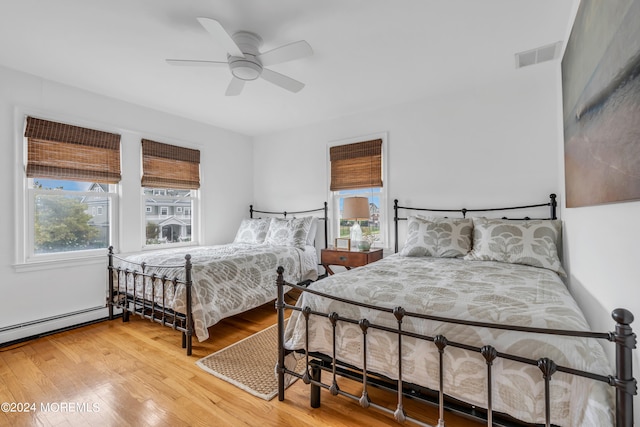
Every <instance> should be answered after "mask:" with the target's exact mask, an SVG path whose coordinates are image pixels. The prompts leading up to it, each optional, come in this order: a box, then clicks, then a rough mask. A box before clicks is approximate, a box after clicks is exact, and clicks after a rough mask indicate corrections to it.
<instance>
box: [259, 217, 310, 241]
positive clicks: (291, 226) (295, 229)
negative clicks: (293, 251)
mask: <svg viewBox="0 0 640 427" xmlns="http://www.w3.org/2000/svg"><path fill="white" fill-rule="evenodd" d="M312 219H313V217H311V216H306V217H303V218H293V219H283V218H272V219H271V225H270V226H269V231H268V232H267V237H266V238H265V241H264V242H265V243H267V244H269V245H274V246H294V247H297V248H304V246H305V245H306V243H307V236H308V234H309V230H310V229H311V222H312Z"/></svg>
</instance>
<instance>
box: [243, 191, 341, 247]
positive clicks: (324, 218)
mask: <svg viewBox="0 0 640 427" xmlns="http://www.w3.org/2000/svg"><path fill="white" fill-rule="evenodd" d="M313 212H323V216H321V217H318V219H319V220H322V221H324V248H325V249H327V248H328V247H329V231H328V230H329V216H328V212H329V210H328V208H327V202H324V206H323V207H321V208H318V209H309V210H306V211H291V212H288V211H282V212H270V211H259V210H256V209H253V205H249V218H253V214H254V213H259V214H261V213H262V214H267V215H282V216H283V217H284V218H286V217H287V215H299V214H307V213H313Z"/></svg>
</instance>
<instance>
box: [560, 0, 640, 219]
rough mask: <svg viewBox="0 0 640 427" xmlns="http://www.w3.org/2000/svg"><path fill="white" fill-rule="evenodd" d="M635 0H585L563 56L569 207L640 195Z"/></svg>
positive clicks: (639, 41)
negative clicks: (612, 0) (611, 0)
mask: <svg viewBox="0 0 640 427" xmlns="http://www.w3.org/2000/svg"><path fill="white" fill-rule="evenodd" d="M639 23H640V0H625V1H622V0H620V1H614V2H610V1H600V0H582V1H581V3H580V6H579V8H578V12H577V15H576V19H575V22H574V25H573V28H572V30H571V36H570V37H569V41H568V42H567V48H566V50H565V54H564V57H563V59H562V91H563V116H564V156H565V185H566V196H565V197H566V203H567V207H579V206H591V205H598V204H603V203H613V202H623V201H630V200H640V24H639Z"/></svg>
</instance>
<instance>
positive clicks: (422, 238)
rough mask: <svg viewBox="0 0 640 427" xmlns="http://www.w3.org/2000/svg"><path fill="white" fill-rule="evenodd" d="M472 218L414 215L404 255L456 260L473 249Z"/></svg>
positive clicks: (409, 221)
mask: <svg viewBox="0 0 640 427" xmlns="http://www.w3.org/2000/svg"><path fill="white" fill-rule="evenodd" d="M472 229H473V221H472V220H471V219H470V218H437V217H423V216H410V217H409V220H408V230H407V240H406V242H405V244H404V247H403V248H402V250H401V251H400V256H407V257H421V256H429V257H439V258H456V257H461V256H464V255H466V254H467V253H468V252H469V250H470V249H471V233H472Z"/></svg>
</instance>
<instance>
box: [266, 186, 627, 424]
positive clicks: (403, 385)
mask: <svg viewBox="0 0 640 427" xmlns="http://www.w3.org/2000/svg"><path fill="white" fill-rule="evenodd" d="M545 206H548V207H549V209H550V214H549V218H550V219H555V218H556V206H557V203H556V195H555V194H551V195H550V201H549V202H547V203H542V204H535V205H528V206H515V207H507V208H496V209H473V210H472V209H451V210H449V209H446V210H445V209H422V208H408V207H403V206H399V205H398V201H397V200H395V201H394V212H395V216H394V222H395V233H396V247H395V250H396V252H397V250H398V246H397V241H398V221H400V220H406V219H407V218H401V217H399V216H398V210H399V209H409V210H415V211H429V212H460V213H462V215H463V216H465V215H466V213H467V212H486V211H502V210H516V209H528V208H538V207H545ZM525 219H528V218H525ZM277 272H278V278H277V280H276V283H277V286H278V299H277V301H276V308H277V309H278V349H279V350H278V362H277V367H276V372H277V374H278V383H279V386H278V399H279V400H280V401H282V400H284V398H285V375H291V376H293V377H297V378H300V379H302V380H303V382H304V383H305V384H308V385H310V386H311V387H310V404H311V407H313V408H317V407H319V406H320V390H321V389H323V388H324V389H326V390H328V391H329V392H330V393H331V394H332V395H342V396H346V397H348V398H351V399H353V400H356V401H358V402H359V403H360V405H361V406H362V407H364V408H369V407H373V408H377V409H378V410H380V411H383V412H386V413H389V414H392V415H393V416H394V418H395V419H396V421H398V422H399V423H403V422H404V421H405V420H411V421H413V422H415V423H416V424H418V425H424V426H426V425H428V424H425V423H423V422H421V421H419V420H417V419H415V418H412V417H410V416H407V415H406V413H405V411H404V405H403V400H404V399H405V398H409V399H416V400H420V401H423V402H425V403H427V404H429V405H432V406H436V407H438V411H439V421H438V426H444V411H445V410H446V411H450V412H454V413H457V414H459V415H461V416H464V417H468V418H471V419H474V420H477V421H481V422H486V425H487V426H493V425H499V426H518V425H522V422H521V421H518V420H515V419H513V418H512V417H509V416H507V415H505V414H501V413H495V412H494V411H493V410H492V389H491V384H492V365H493V361H494V360H495V359H496V358H498V357H500V358H504V359H508V360H513V361H517V362H520V363H525V364H530V365H533V366H537V367H538V368H539V369H540V371H541V375H542V377H543V379H544V384H545V416H546V422H545V424H544V425H546V426H551V425H552V424H551V420H550V396H549V381H550V380H551V378H552V375H553V374H554V373H555V372H564V373H567V374H570V375H576V376H580V377H585V378H589V379H591V380H594V381H601V382H604V383H606V384H608V385H610V386H612V387H614V388H615V395H616V407H615V420H616V426H618V427H622V426H624V427H628V426H632V425H633V396H634V395H635V394H637V381H636V379H635V378H634V377H633V369H632V360H633V359H632V358H633V349H635V348H636V334H635V333H634V332H633V331H632V329H631V326H630V324H631V323H632V322H633V319H634V318H633V315H632V314H631V312H629V311H628V310H626V309H623V308H617V309H615V310H613V312H612V314H611V316H612V318H613V320H614V321H615V329H614V331H613V332H586V331H570V330H560V329H544V328H531V327H521V326H514V325H505V324H492V323H485V322H474V321H466V320H460V319H454V318H444V317H439V316H431V315H424V314H421V313H412V312H407V311H405V309H403V308H402V307H396V308H394V309H389V308H381V307H377V306H375V305H371V304H364V303H359V302H356V301H350V300H346V299H343V298H338V297H334V296H331V295H328V294H325V293H321V292H317V291H315V290H313V287H311V288H308V289H307V288H301V287H298V286H296V285H292V284H289V283H287V282H286V281H284V279H283V275H282V274H283V272H284V270H283V269H282V267H279V268H278V270H277ZM284 286H292V287H293V288H296V289H298V290H300V291H301V292H310V293H313V294H316V295H320V296H323V297H325V298H329V299H332V300H336V301H340V302H344V303H349V304H353V305H355V306H359V307H365V308H368V309H373V310H378V311H382V312H388V313H392V314H393V315H394V317H395V318H396V320H397V328H395V329H394V328H389V327H386V326H382V325H378V324H374V323H372V322H370V321H369V320H367V319H351V318H347V317H343V316H341V315H339V314H338V313H335V312H333V313H322V312H316V311H312V310H311V309H310V308H309V307H297V306H294V305H290V304H287V303H286V302H285V300H284V292H283V290H284ZM286 310H295V311H299V312H301V313H302V315H303V316H304V319H305V321H306V325H307V326H306V344H305V349H304V351H303V353H304V354H305V358H306V366H307V368H306V369H305V372H304V373H303V374H299V373H297V372H294V371H292V370H289V369H287V368H286V366H285V363H284V362H285V356H286V354H288V353H290V352H291V351H290V350H287V349H285V348H284V329H285V320H284V319H285V311H286ZM312 315H313V316H321V317H325V318H328V319H329V321H330V323H331V326H332V329H333V337H334V338H333V353H332V354H331V355H327V354H319V353H314V352H309V351H308V335H309V322H308V321H309V317H310V316H312ZM411 318H416V319H426V320H433V321H438V322H445V323H454V324H460V325H468V326H475V327H482V328H492V329H501V330H510V331H518V332H522V333H536V334H547V335H562V336H569V337H585V338H595V339H599V340H603V341H608V342H611V343H613V344H614V345H615V353H616V369H615V374H614V375H609V376H603V375H599V374H595V373H591V372H585V371H580V370H577V369H573V368H569V367H564V366H560V365H557V364H556V363H555V362H554V361H553V360H551V359H549V358H540V359H537V360H533V359H528V358H524V357H520V356H516V355H512V354H508V353H503V352H499V351H498V350H497V349H496V348H494V347H492V346H489V345H486V346H482V347H476V346H470V345H467V344H465V343H462V342H456V341H455V339H448V338H447V337H445V336H442V335H438V336H425V335H420V334H416V333H412V332H408V331H405V330H403V327H402V324H403V319H411ZM339 322H348V323H352V324H357V325H359V326H360V329H361V331H362V343H363V361H362V367H361V368H359V367H355V366H351V365H347V364H344V363H342V362H340V361H339V360H338V359H337V358H336V327H337V324H338V323H339ZM371 329H378V330H384V331H387V332H390V333H393V334H396V335H397V341H398V349H399V350H398V351H399V353H400V354H398V360H399V363H398V371H397V377H398V380H391V379H389V378H386V377H383V376H380V375H377V374H375V373H372V372H369V371H368V370H367V361H366V360H367V332H368V331H369V330H371ZM406 336H408V337H413V338H417V339H422V340H426V341H431V342H433V343H434V345H436V347H437V349H438V352H439V355H440V356H439V357H440V362H439V372H440V382H439V390H430V389H426V388H424V387H421V386H417V385H415V384H409V383H407V382H405V381H403V377H402V339H403V337H406ZM446 347H457V348H462V349H466V350H470V351H474V352H478V353H480V354H481V355H482V356H483V357H484V359H485V361H486V366H487V371H486V380H487V407H486V408H477V407H474V406H472V405H469V404H467V403H465V402H461V401H459V400H454V399H452V398H449V397H448V396H445V394H444V391H443V355H444V352H445V349H446ZM322 371H325V372H328V373H329V374H330V375H331V382H330V383H323V382H322V379H321V373H322ZM338 376H342V377H346V378H350V379H353V380H356V381H359V382H361V383H362V394H361V395H360V396H357V395H354V394H351V393H347V392H345V391H343V390H340V388H339V387H338V384H337V378H338ZM369 386H373V387H379V388H384V389H387V390H390V391H392V392H394V393H396V396H397V407H396V409H395V411H394V410H391V409H388V408H386V407H383V406H380V405H377V404H375V403H373V402H371V400H370V399H369V396H368V392H367V389H368V387H369ZM527 425H528V424H527Z"/></svg>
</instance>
